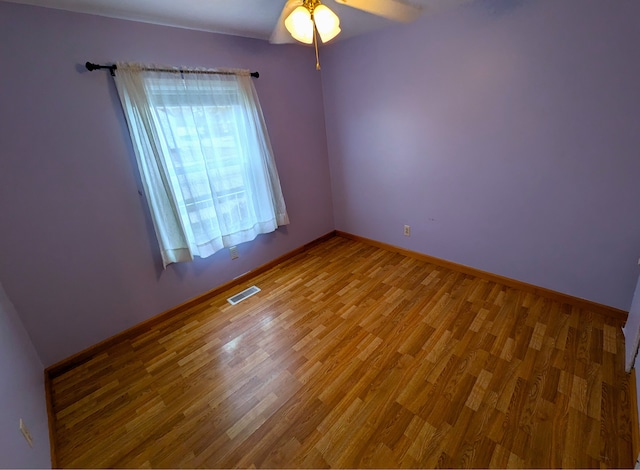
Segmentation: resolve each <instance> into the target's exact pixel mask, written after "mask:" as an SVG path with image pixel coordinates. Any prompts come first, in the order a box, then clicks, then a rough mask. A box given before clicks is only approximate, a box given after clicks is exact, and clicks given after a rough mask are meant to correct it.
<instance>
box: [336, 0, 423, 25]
mask: <svg viewBox="0 0 640 470" xmlns="http://www.w3.org/2000/svg"><path fill="white" fill-rule="evenodd" d="M336 2H337V3H340V4H342V5H347V6H350V7H352V8H357V9H358V10H363V11H366V12H368V13H373V14H374V15H377V16H383V17H385V18H388V19H390V20H393V21H401V22H403V23H409V22H411V21H413V20H415V19H417V18H418V16H420V13H421V12H422V7H420V6H419V5H414V4H411V3H407V2H406V1H403V0H336Z"/></svg>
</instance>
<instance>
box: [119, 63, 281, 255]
mask: <svg viewBox="0 0 640 470" xmlns="http://www.w3.org/2000/svg"><path fill="white" fill-rule="evenodd" d="M167 69H170V70H167ZM207 72H209V73H207ZM211 72H212V71H211V70H204V69H191V70H184V69H183V70H182V71H181V70H178V69H175V70H171V68H168V67H155V66H154V67H150V66H143V65H140V64H127V63H118V64H117V70H116V76H115V82H116V86H117V89H118V94H119V96H120V101H121V103H122V107H123V109H124V113H125V116H126V118H127V123H128V126H129V132H130V134H131V140H132V142H133V148H134V150H135V154H136V159H137V162H138V167H139V169H140V174H141V176H142V181H143V184H144V189H145V193H146V197H147V200H148V203H149V207H150V210H151V215H152V218H153V223H154V226H155V231H156V235H157V238H158V242H159V244H160V249H161V252H162V260H163V264H164V266H165V267H166V266H167V265H168V264H170V263H175V262H181V261H190V260H192V259H193V257H194V256H199V257H206V256H210V255H211V254H213V253H215V252H216V251H218V250H220V249H221V248H223V247H226V246H233V245H237V244H238V243H242V242H246V241H249V240H253V239H254V238H255V237H256V236H257V235H258V234H260V233H268V232H272V231H274V230H275V229H276V228H277V227H278V226H279V225H286V224H288V223H289V218H288V215H287V210H286V206H285V203H284V198H283V196H282V190H281V188H280V180H279V178H278V173H277V170H276V165H275V161H274V158H273V151H272V150H271V144H270V142H269V137H268V134H267V128H266V125H265V122H264V117H263V115H262V110H261V108H260V103H259V101H258V97H257V94H256V91H255V88H254V86H253V83H252V81H251V80H252V79H251V76H250V75H249V72H248V71H244V70H224V71H222V70H219V71H218V72H225V73H218V74H214V73H211Z"/></svg>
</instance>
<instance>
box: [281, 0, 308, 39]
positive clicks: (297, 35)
mask: <svg viewBox="0 0 640 470" xmlns="http://www.w3.org/2000/svg"><path fill="white" fill-rule="evenodd" d="M284 26H285V27H286V28H287V31H289V33H291V36H293V38H294V39H295V40H296V41H300V42H303V43H305V44H311V43H313V21H312V20H311V13H310V12H309V10H307V9H306V8H305V7H303V6H299V7H297V8H296V9H295V10H293V11H292V12H291V14H290V15H289V16H287V19H286V20H284Z"/></svg>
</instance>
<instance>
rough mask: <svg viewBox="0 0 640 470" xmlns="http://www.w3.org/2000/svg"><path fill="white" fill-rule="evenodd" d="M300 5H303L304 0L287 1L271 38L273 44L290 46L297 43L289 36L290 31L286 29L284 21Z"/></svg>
mask: <svg viewBox="0 0 640 470" xmlns="http://www.w3.org/2000/svg"><path fill="white" fill-rule="evenodd" d="M300 5H302V0H287V3H285V5H284V7H283V8H282V12H281V13H280V17H279V18H278V22H277V23H276V26H275V28H273V31H272V33H271V37H270V38H269V42H270V43H271V44H290V43H294V42H296V40H295V39H293V37H292V36H291V34H289V31H287V28H285V27H284V20H285V19H287V16H289V14H290V13H291V12H292V11H293V10H295V9H296V8H297V7H299V6H300Z"/></svg>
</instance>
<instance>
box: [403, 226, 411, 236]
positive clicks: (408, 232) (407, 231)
mask: <svg viewBox="0 0 640 470" xmlns="http://www.w3.org/2000/svg"><path fill="white" fill-rule="evenodd" d="M404 236H405V237H410V236H411V225H405V226H404Z"/></svg>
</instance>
